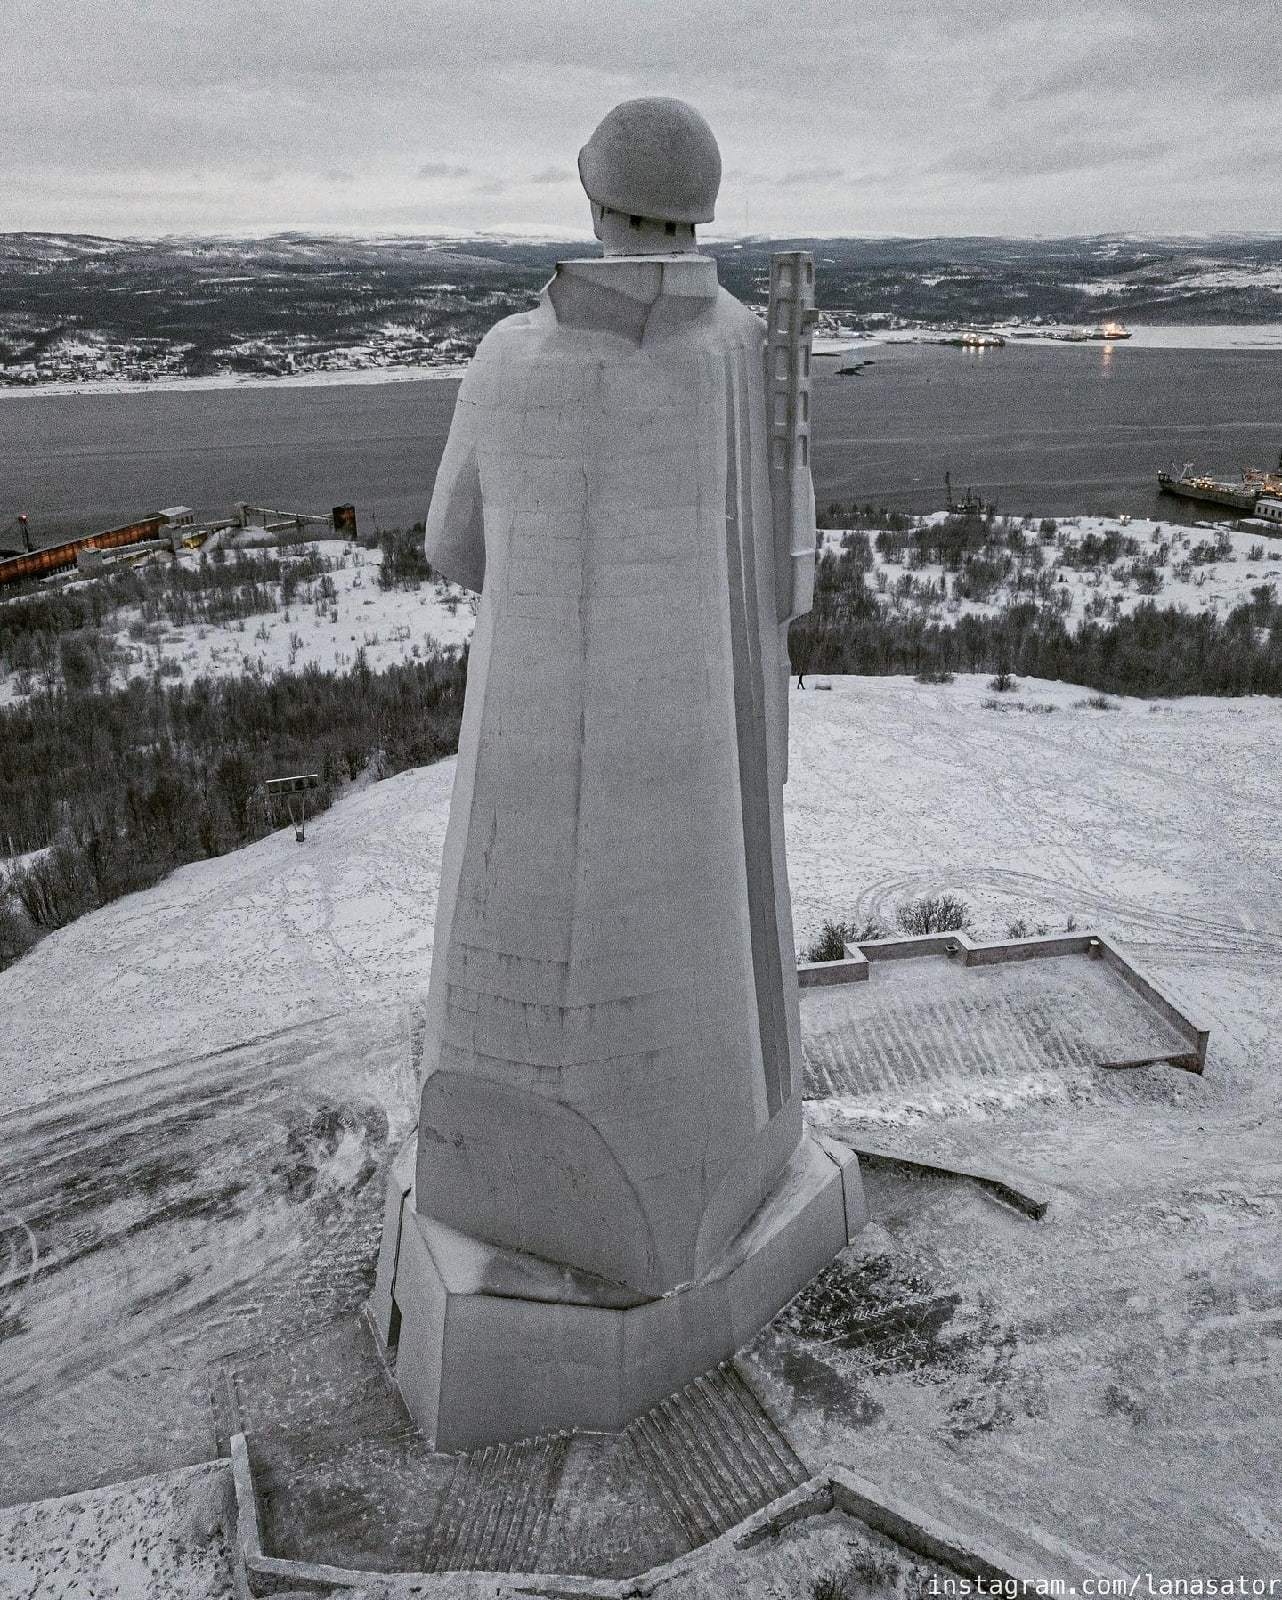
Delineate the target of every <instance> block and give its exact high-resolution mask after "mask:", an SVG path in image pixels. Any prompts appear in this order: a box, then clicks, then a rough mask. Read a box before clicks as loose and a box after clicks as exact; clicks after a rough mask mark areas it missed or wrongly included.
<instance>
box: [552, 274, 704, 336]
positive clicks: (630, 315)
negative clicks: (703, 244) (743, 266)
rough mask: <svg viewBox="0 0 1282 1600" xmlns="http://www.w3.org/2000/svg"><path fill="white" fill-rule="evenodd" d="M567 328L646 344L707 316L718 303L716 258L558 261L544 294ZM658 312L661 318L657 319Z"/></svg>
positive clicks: (560, 321)
mask: <svg viewBox="0 0 1282 1600" xmlns="http://www.w3.org/2000/svg"><path fill="white" fill-rule="evenodd" d="M544 293H545V295H546V297H547V299H548V301H549V302H550V304H551V306H552V310H553V312H554V314H555V316H556V320H557V322H558V323H559V324H560V325H561V326H562V327H572V328H587V329H592V330H594V331H596V332H600V333H613V334H617V335H619V336H620V337H621V338H625V339H630V340H632V341H633V342H634V343H636V344H640V343H642V341H643V340H644V339H645V337H646V336H647V334H650V335H654V334H657V333H660V332H661V331H664V330H668V329H670V328H672V327H673V325H674V324H675V325H681V324H684V323H686V322H689V321H691V320H693V318H695V317H697V316H700V315H702V314H703V313H704V312H705V311H707V310H708V309H709V307H710V306H711V305H712V304H713V303H714V302H715V301H716V298H717V293H718V289H717V263H716V262H715V261H714V260H713V259H712V257H711V256H700V255H678V256H605V257H603V258H600V259H593V260H584V261H558V262H557V265H556V272H555V274H554V276H553V278H552V281H551V282H550V283H549V284H548V286H547V288H546V290H545V291H544ZM656 313H657V315H656Z"/></svg>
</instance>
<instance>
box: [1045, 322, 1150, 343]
mask: <svg viewBox="0 0 1282 1600" xmlns="http://www.w3.org/2000/svg"><path fill="white" fill-rule="evenodd" d="M1130 336H1131V330H1130V329H1129V328H1128V327H1127V326H1126V324H1125V323H1124V322H1101V323H1100V324H1099V326H1098V327H1095V328H1069V329H1067V330H1066V331H1065V332H1063V333H1052V334H1051V338H1052V339H1058V340H1060V341H1061V342H1062V343H1064V344H1086V343H1088V342H1089V341H1091V340H1097V341H1102V342H1103V343H1105V344H1114V343H1116V341H1117V340H1119V339H1129V338H1130Z"/></svg>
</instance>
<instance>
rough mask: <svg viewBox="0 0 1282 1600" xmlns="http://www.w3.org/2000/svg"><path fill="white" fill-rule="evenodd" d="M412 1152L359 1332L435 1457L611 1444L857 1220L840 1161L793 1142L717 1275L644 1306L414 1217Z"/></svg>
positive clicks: (802, 1279) (730, 1345) (747, 1326)
mask: <svg viewBox="0 0 1282 1600" xmlns="http://www.w3.org/2000/svg"><path fill="white" fill-rule="evenodd" d="M414 1150H415V1142H414V1141H411V1143H410V1145H409V1146H408V1147H407V1151H406V1153H405V1154H403V1155H402V1157H401V1159H400V1160H398V1161H397V1163H396V1165H395V1166H394V1167H393V1170H392V1173H391V1176H390V1179H389V1184H388V1197H387V1213H386V1217H385V1221H384V1228H383V1242H382V1247H381V1249H380V1252H379V1261H378V1276H377V1279H376V1282H375V1286H374V1294H373V1296H372V1298H371V1301H370V1316H371V1321H372V1323H373V1325H374V1328H375V1331H376V1332H377V1334H378V1336H379V1337H380V1338H381V1339H382V1341H383V1343H384V1345H385V1346H386V1347H387V1348H388V1352H389V1357H391V1358H392V1359H394V1362H395V1373H396V1381H397V1384H398V1386H399V1387H400V1391H401V1394H402V1395H403V1396H404V1399H405V1403H406V1405H407V1406H408V1407H409V1409H410V1412H411V1413H412V1414H413V1416H414V1419H415V1421H416V1422H417V1423H418V1425H419V1427H420V1428H421V1429H422V1431H423V1433H424V1434H425V1435H426V1436H427V1438H428V1439H429V1440H430V1441H432V1443H433V1444H434V1445H435V1447H436V1449H438V1450H471V1449H475V1448H476V1447H477V1446H480V1445H484V1444H493V1443H498V1442H503V1441H510V1440H514V1439H523V1438H531V1437H533V1436H535V1435H537V1434H548V1433H554V1432H556V1431H558V1430H568V1429H589V1430H596V1431H603V1432H615V1431H618V1430H620V1429H622V1428H623V1427H625V1426H626V1425H627V1423H628V1422H629V1421H631V1419H632V1418H633V1417H636V1416H638V1415H639V1414H640V1413H641V1412H644V1411H647V1410H649V1409H650V1407H651V1406H653V1405H654V1404H655V1403H656V1402H657V1401H658V1400H660V1399H662V1398H663V1397H664V1396H665V1395H670V1394H671V1393H672V1392H673V1391H674V1390H677V1389H680V1388H681V1387H682V1386H683V1385H684V1384H686V1383H688V1382H689V1381H690V1380H691V1379H693V1378H694V1377H695V1376H697V1375H698V1374H699V1373H702V1372H704V1371H706V1370H707V1369H708V1368H709V1367H713V1366H715V1365H716V1364H717V1363H718V1362H720V1361H723V1360H724V1359H725V1358H726V1357H728V1356H730V1355H732V1354H733V1352H734V1351H735V1350H737V1349H738V1348H739V1347H740V1346H741V1345H744V1344H746V1343H747V1342H748V1340H750V1339H751V1338H752V1337H753V1336H754V1335H755V1334H756V1333H757V1332H758V1330H759V1329H760V1328H762V1327H763V1326H764V1325H765V1324H766V1323H767V1322H769V1321H770V1319H771V1318H772V1317H773V1316H774V1315H775V1313H776V1312H777V1311H778V1310H779V1309H780V1307H782V1306H783V1305H785V1304H786V1303H787V1302H788V1301H789V1300H790V1299H792V1297H793V1295H795V1294H796V1293H797V1292H798V1291H799V1290H800V1289H802V1288H803V1287H804V1286H805V1285H806V1284H807V1283H808V1282H809V1281H810V1279H811V1278H812V1277H814V1275H815V1274H816V1273H817V1272H818V1271H820V1269H821V1268H823V1267H824V1266H826V1265H827V1264H828V1262H829V1261H831V1260H832V1258H833V1257H834V1256H835V1255H837V1254H838V1252H839V1251H840V1250H842V1249H843V1248H844V1246H845V1245H846V1244H847V1243H848V1242H849V1241H850V1239H852V1238H853V1237H854V1236H855V1234H856V1233H857V1232H858V1230H859V1229H860V1228H861V1227H862V1226H863V1224H864V1222H865V1221H866V1220H867V1212H866V1209H865V1206H864V1198H863V1186H862V1183H861V1181H860V1176H859V1166H858V1162H857V1160H856V1158H855V1156H854V1154H853V1152H852V1151H850V1150H848V1149H846V1148H845V1147H844V1146H841V1145H838V1144H835V1143H833V1142H831V1141H829V1140H826V1139H823V1138H821V1137H816V1136H814V1135H812V1134H806V1135H805V1136H804V1137H803V1138H802V1140H801V1143H800V1144H799V1145H798V1147H797V1151H796V1154H795V1155H794V1156H793V1158H792V1161H791V1162H790V1163H789V1165H788V1167H787V1168H786V1169H785V1170H784V1173H783V1175H782V1176H781V1178H780V1180H779V1183H778V1185H777V1187H776V1189H775V1191H774V1193H773V1194H772V1195H771V1197H770V1199H769V1200H768V1201H767V1202H766V1203H765V1205H763V1206H762V1207H761V1208H760V1210H759V1211H758V1212H757V1213H756V1215H755V1216H754V1217H753V1218H752V1219H751V1221H750V1222H749V1223H748V1225H747V1227H746V1228H744V1230H743V1232H742V1233H741V1234H740V1235H739V1237H738V1238H737V1239H736V1240H735V1241H734V1243H733V1245H732V1246H731V1247H730V1249H729V1250H728V1251H727V1252H726V1254H725V1256H723V1258H722V1259H721V1260H720V1261H719V1262H718V1263H717V1266H716V1267H715V1268H714V1269H713V1270H712V1271H711V1272H709V1273H707V1274H706V1275H705V1276H704V1277H703V1278H701V1279H699V1281H698V1282H695V1283H691V1284H687V1285H683V1286H682V1287H681V1288H679V1289H676V1290H673V1291H672V1292H671V1293H669V1294H667V1295H664V1296H663V1297H662V1298H660V1299H657V1300H648V1299H644V1298H641V1297H639V1296H636V1295H632V1294H630V1293H629V1292H628V1291H627V1290H624V1289H619V1288H617V1287H614V1286H611V1285H608V1284H606V1283H604V1282H603V1281H602V1280H600V1279H598V1278H593V1277H591V1276H589V1275H587V1274H584V1273H578V1272H575V1271H573V1270H572V1269H570V1268H566V1267H560V1266H557V1265H555V1264H554V1263H551V1262H547V1261H543V1260H540V1259H538V1258H537V1257H535V1256H529V1255H524V1254H521V1253H519V1252H515V1251H510V1250H502V1249H498V1248H496V1247H495V1246H493V1245H489V1244H485V1243H483V1242H481V1241H480V1240H477V1239H473V1238H470V1237H469V1236H467V1235H466V1234H462V1233H459V1232H457V1231H456V1230H455V1229H453V1228H447V1227H445V1226H444V1224H442V1223H439V1222H436V1221H434V1220H433V1219H431V1218H430V1217H423V1216H420V1215H419V1214H418V1213H417V1212H416V1211H415V1209H414V1193H413V1189H412V1187H411V1184H412V1178H413V1156H414ZM393 1350H394V1357H393V1356H392V1352H393Z"/></svg>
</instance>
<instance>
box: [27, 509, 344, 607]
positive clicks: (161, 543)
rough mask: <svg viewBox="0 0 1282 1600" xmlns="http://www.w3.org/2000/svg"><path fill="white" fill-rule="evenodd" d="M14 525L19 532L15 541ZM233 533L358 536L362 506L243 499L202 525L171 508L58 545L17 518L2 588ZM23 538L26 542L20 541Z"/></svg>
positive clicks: (192, 546) (271, 537)
mask: <svg viewBox="0 0 1282 1600" xmlns="http://www.w3.org/2000/svg"><path fill="white" fill-rule="evenodd" d="M11 529H15V530H17V539H15V540H14V542H13V543H12V544H10V543H9V542H8V541H9V540H10V539H11V538H12V534H11V531H10V530H11ZM221 532H232V533H233V534H235V535H238V536H239V538H240V540H241V541H243V539H244V535H245V534H246V533H252V532H261V534H262V536H263V542H265V543H269V544H270V543H279V542H282V541H285V540H289V539H290V536H293V537H294V538H296V539H298V540H300V541H301V540H313V539H342V540H343V541H345V542H351V541H353V540H354V539H355V538H356V508H355V506H352V505H340V506H335V507H334V508H333V510H332V511H328V512H311V511H274V510H271V509H269V508H268V507H266V506H253V505H250V504H249V503H248V502H247V501H244V500H238V501H237V502H236V505H235V509H234V511H233V512H232V514H231V516H229V517H221V518H215V519H213V520H211V521H204V522H200V523H197V521H196V513H195V512H194V511H193V510H192V508H191V507H190V506H166V507H165V508H164V509H163V510H160V511H155V512H152V513H150V514H149V515H148V516H145V517H140V518H139V519H138V521H136V522H128V523H124V524H123V525H122V526H120V527H118V528H108V529H107V530H105V531H104V532H101V533H87V534H80V535H78V536H77V537H76V538H74V539H61V540H59V541H58V542H57V543H55V544H47V545H43V546H41V547H39V548H32V544H31V535H30V532H29V528H28V522H27V518H26V517H25V516H20V517H17V518H15V519H14V522H13V523H12V524H11V525H10V528H6V529H3V530H0V537H3V538H4V539H5V541H6V542H5V543H4V544H3V545H0V586H2V585H6V584H13V583H20V582H23V581H24V580H26V579H30V578H46V577H51V576H53V575H55V574H57V573H63V572H72V571H78V572H80V573H82V574H86V575H96V574H98V573H100V572H103V571H105V570H106V568H107V565H108V560H107V558H108V557H109V556H111V555H112V553H113V552H119V551H126V550H127V551H128V552H129V554H130V556H134V555H138V556H141V555H146V554H155V553H157V552H162V553H164V552H169V553H174V554H177V553H180V552H181V551H184V550H198V549H199V548H200V547H201V546H202V545H203V544H204V543H205V541H206V539H207V538H208V537H209V535H210V534H211V533H221ZM18 540H20V541H21V542H20V543H19V542H18Z"/></svg>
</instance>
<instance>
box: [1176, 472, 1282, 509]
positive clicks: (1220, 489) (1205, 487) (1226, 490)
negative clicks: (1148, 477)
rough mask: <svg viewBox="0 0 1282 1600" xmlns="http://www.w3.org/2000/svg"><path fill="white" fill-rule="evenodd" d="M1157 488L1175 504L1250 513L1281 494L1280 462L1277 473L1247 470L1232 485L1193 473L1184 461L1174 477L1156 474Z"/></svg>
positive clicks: (1281, 476)
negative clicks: (1198, 504) (1262, 501)
mask: <svg viewBox="0 0 1282 1600" xmlns="http://www.w3.org/2000/svg"><path fill="white" fill-rule="evenodd" d="M1157 487H1158V490H1159V492H1160V493H1162V494H1170V495H1174V496H1175V497H1176V499H1179V500H1198V501H1201V502H1202V504H1204V505H1210V506H1225V507H1227V508H1228V509H1229V510H1230V511H1244V512H1247V513H1250V512H1252V511H1254V510H1255V502H1256V501H1257V500H1259V499H1261V498H1262V497H1263V498H1266V499H1268V498H1275V497H1276V496H1278V495H1280V494H1282V462H1279V470H1278V471H1277V472H1261V471H1259V470H1258V468H1255V467H1250V468H1248V469H1247V470H1246V471H1245V472H1244V473H1243V474H1242V477H1241V479H1240V480H1239V481H1238V482H1237V483H1232V482H1229V481H1227V480H1225V479H1223V478H1212V477H1211V476H1210V474H1209V473H1205V472H1194V470H1193V463H1192V462H1191V461H1186V462H1185V463H1184V465H1183V466H1182V467H1181V468H1180V470H1179V472H1178V473H1176V472H1159V473H1158V475H1157Z"/></svg>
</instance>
